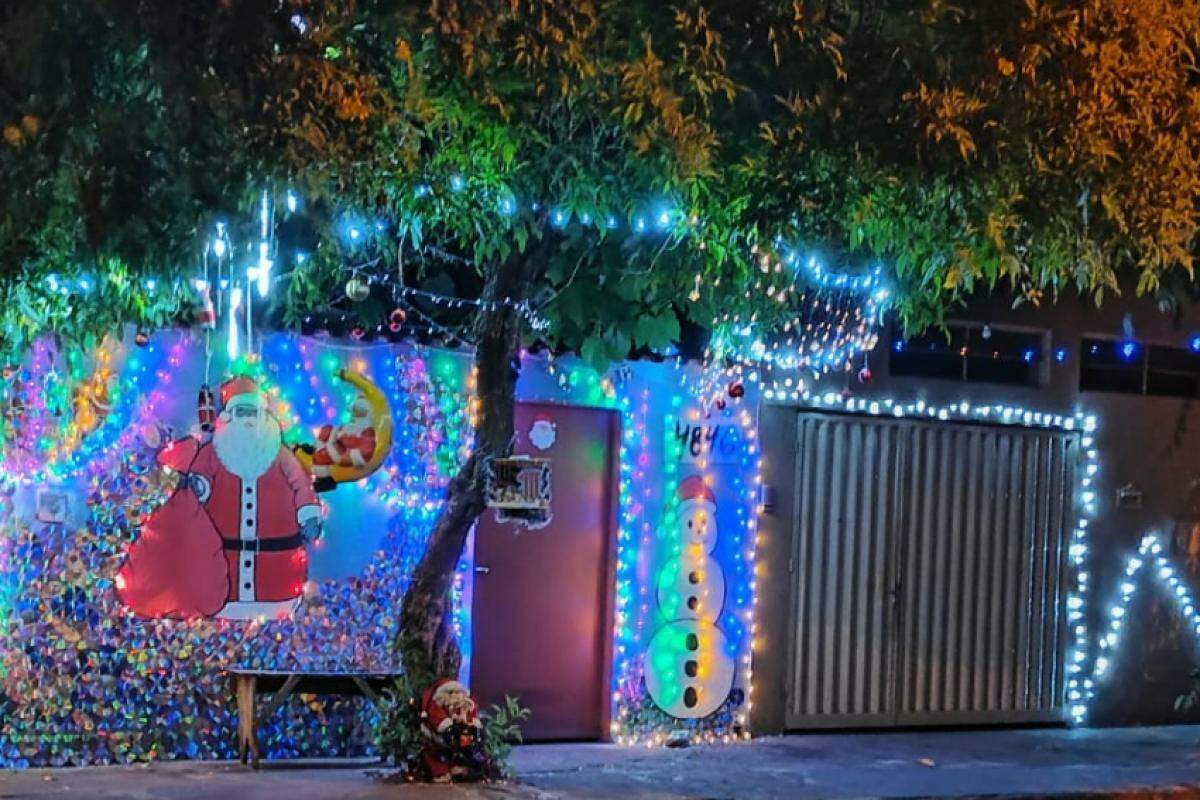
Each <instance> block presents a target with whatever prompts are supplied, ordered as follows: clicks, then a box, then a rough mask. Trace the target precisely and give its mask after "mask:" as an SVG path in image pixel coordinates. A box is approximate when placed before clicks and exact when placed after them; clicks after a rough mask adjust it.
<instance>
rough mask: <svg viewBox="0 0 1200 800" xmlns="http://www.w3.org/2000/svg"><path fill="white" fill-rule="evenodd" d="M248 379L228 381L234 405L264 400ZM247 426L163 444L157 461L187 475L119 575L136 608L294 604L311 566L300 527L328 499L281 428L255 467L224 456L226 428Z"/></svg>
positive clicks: (237, 433) (160, 612)
mask: <svg viewBox="0 0 1200 800" xmlns="http://www.w3.org/2000/svg"><path fill="white" fill-rule="evenodd" d="M237 381H242V382H243V383H237ZM246 383H247V380H246V379H235V380H234V381H231V382H230V383H229V384H227V385H226V386H223V387H222V392H221V393H222V396H223V398H224V399H226V407H227V409H228V408H229V404H230V403H231V402H233V403H237V404H240V405H242V406H251V407H253V406H255V405H258V406H259V407H261V398H260V397H259V396H258V395H257V390H256V389H255V388H254V387H253V384H252V383H249V385H245V384H246ZM233 384H236V385H233ZM252 413H253V412H252ZM222 416H223V417H225V416H226V415H224V414H223V415H222ZM228 422H229V421H228V420H227V419H223V421H222V423H221V424H222V426H224V425H226V424H228ZM276 433H277V429H276ZM249 435H250V434H249V433H246V432H244V431H242V430H238V429H237V427H236V424H235V425H234V426H233V427H232V428H220V429H218V431H217V434H216V436H217V437H218V438H217V439H214V440H212V441H209V442H203V443H202V442H201V441H200V440H198V439H196V438H187V439H182V440H179V441H176V442H172V443H171V444H170V445H168V446H167V447H166V448H165V449H164V450H163V451H162V452H161V453H159V455H158V461H159V463H160V464H162V465H163V466H164V467H169V468H171V469H173V470H175V471H177V472H179V473H181V479H180V484H179V488H178V489H177V490H176V492H175V494H174V495H172V496H171V498H170V499H168V500H167V502H166V504H165V505H164V506H163V508H162V509H160V510H159V511H158V512H156V513H155V515H154V517H152V518H151V519H150V520H148V521H147V524H146V526H144V528H143V532H142V535H141V536H140V537H139V538H138V540H137V541H136V542H134V544H133V545H132V546H131V547H130V551H129V556H128V558H127V560H126V564H125V566H124V567H122V570H121V572H120V574H119V576H118V591H119V592H120V594H121V599H122V600H123V601H124V602H125V603H126V605H128V606H129V607H131V608H132V609H133V610H134V611H135V612H137V613H138V614H140V615H142V616H182V617H189V616H204V615H210V614H212V613H214V612H215V611H216V610H217V609H219V610H220V615H221V616H223V617H228V618H234V619H249V618H255V617H276V616H279V615H281V614H286V613H288V612H290V611H291V609H292V608H293V607H294V604H295V600H296V599H297V598H298V597H299V596H300V594H301V591H302V589H303V587H304V581H305V579H306V578H307V574H308V555H307V553H306V551H305V549H304V545H305V539H304V537H302V536H301V529H302V528H305V527H309V528H311V527H312V526H313V524H314V521H318V520H319V518H320V506H319V505H318V504H317V497H316V494H315V493H314V492H313V487H312V477H311V476H310V475H309V474H308V473H307V472H306V471H305V470H304V468H303V467H302V466H301V465H300V462H299V461H297V460H296V457H295V456H294V455H293V454H292V452H291V451H290V450H288V449H287V448H285V447H283V446H282V444H281V443H280V442H279V441H278V436H275V437H274V438H273V439H272V438H271V437H268V440H269V441H270V442H271V446H272V447H274V448H276V452H275V455H274V457H273V458H271V453H270V451H265V452H264V454H263V456H262V457H261V459H258V462H259V463H260V464H261V466H260V467H259V468H257V469H256V470H255V472H254V475H253V476H250V475H247V474H246V473H244V472H243V473H242V475H239V474H238V473H237V472H235V471H233V470H232V469H230V468H229V467H228V466H227V465H226V463H225V462H223V461H222V457H221V454H220V446H219V442H218V439H219V438H220V437H227V438H226V440H229V439H230V438H233V439H236V438H237V437H244V436H249ZM164 523H168V524H164ZM148 534H149V535H148ZM214 551H216V552H220V553H221V554H222V557H223V560H224V562H225V574H224V575H221V576H220V579H219V580H215V579H214V578H213V576H212V574H211V572H212V570H211V567H209V566H208V564H210V563H211V556H212V555H213V552H214ZM188 553H192V554H203V555H204V556H205V561H204V565H205V568H204V569H198V566H199V565H197V564H194V563H192V564H189V563H187V561H186V560H185V559H187V555H186V554H188ZM193 572H194V573H195V574H193ZM216 593H219V595H217V594H216ZM214 605H215V606H216V607H215V608H214V607H213V606H214ZM222 606H223V607H222Z"/></svg>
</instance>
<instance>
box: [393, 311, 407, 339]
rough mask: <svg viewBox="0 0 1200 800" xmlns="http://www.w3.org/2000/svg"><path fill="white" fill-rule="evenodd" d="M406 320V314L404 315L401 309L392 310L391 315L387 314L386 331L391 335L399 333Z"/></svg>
mask: <svg viewBox="0 0 1200 800" xmlns="http://www.w3.org/2000/svg"><path fill="white" fill-rule="evenodd" d="M406 319H408V314H406V313H404V309H403V308H393V309H392V313H390V314H388V330H390V331H391V332H392V333H397V332H399V330H400V328H402V327H403V326H404V320H406Z"/></svg>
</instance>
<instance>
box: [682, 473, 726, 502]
mask: <svg viewBox="0 0 1200 800" xmlns="http://www.w3.org/2000/svg"><path fill="white" fill-rule="evenodd" d="M676 494H677V496H678V497H679V502H681V503H686V502H688V501H689V500H703V501H704V502H706V503H712V504H713V505H716V504H717V497H716V495H714V494H713V492H712V489H710V488H708V484H707V483H705V482H704V479H703V478H701V477H700V476H699V475H689V476H688V477H686V478H684V479H683V480H681V481H680V482H679V489H678V490H677V491H676Z"/></svg>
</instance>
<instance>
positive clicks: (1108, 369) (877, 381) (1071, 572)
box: [752, 298, 1200, 733]
mask: <svg viewBox="0 0 1200 800" xmlns="http://www.w3.org/2000/svg"><path fill="white" fill-rule="evenodd" d="M985 334H986V335H985ZM870 369H871V373H872V374H871V376H870V377H871V379H870V380H869V382H866V383H864V382H862V381H860V380H858V379H857V372H858V370H857V369H856V370H854V371H853V372H852V373H848V374H847V375H846V376H837V377H831V378H826V379H825V380H823V381H821V382H819V383H818V384H817V385H816V386H812V387H810V390H811V391H812V392H813V393H814V394H815V395H816V396H818V397H821V396H823V395H825V393H832V394H830V395H825V396H828V397H836V398H837V399H836V400H834V401H833V402H826V403H822V404H821V406H822V407H819V408H813V406H812V404H809V403H804V402H801V403H800V404H799V405H790V404H786V403H778V402H770V401H769V402H768V403H767V404H766V405H764V407H763V409H762V411H761V416H760V426H761V428H760V433H761V438H762V441H763V444H764V452H763V456H764V481H765V484H766V486H767V490H766V496H767V497H768V499H769V500H770V501H771V506H772V508H770V509H769V510H768V511H767V513H766V514H765V515H764V516H763V519H762V524H761V531H762V542H763V543H762V545H761V547H760V558H759V564H760V568H759V570H760V571H759V576H758V581H759V584H758V596H759V598H760V602H759V606H758V614H757V618H758V620H759V632H758V639H757V643H756V653H755V661H754V664H755V667H754V668H755V672H754V683H755V706H754V711H753V719H752V722H753V724H754V727H755V731H756V733H771V732H778V731H781V730H785V729H806V728H814V727H857V726H890V725H901V724H903V725H912V724H942V723H950V724H976V723H979V724H989V723H1020V722H1037V721H1047V722H1050V721H1060V720H1069V719H1070V717H1071V714H1070V707H1071V706H1076V707H1079V706H1088V710H1087V714H1086V718H1085V724H1089V725H1137V724H1154V723H1167V722H1179V721H1184V719H1185V717H1183V716H1182V715H1181V714H1180V713H1177V712H1176V711H1175V710H1174V700H1175V697H1176V696H1177V695H1179V694H1180V693H1181V692H1182V691H1184V690H1185V689H1186V687H1187V684H1188V672H1189V671H1190V669H1191V668H1192V666H1194V665H1195V664H1197V663H1200V650H1198V649H1197V643H1198V642H1200V630H1197V631H1193V630H1192V626H1193V625H1195V617H1192V622H1190V623H1188V622H1185V614H1186V613H1187V612H1186V610H1185V609H1184V608H1183V607H1182V606H1181V605H1180V604H1179V603H1176V602H1174V598H1172V597H1170V596H1169V595H1168V591H1167V588H1168V587H1166V586H1165V585H1164V583H1163V582H1161V581H1156V580H1154V577H1156V575H1154V574H1152V572H1151V570H1141V571H1140V572H1139V573H1138V575H1137V576H1136V577H1135V578H1134V579H1131V580H1129V581H1126V580H1125V578H1124V572H1123V570H1124V569H1125V567H1126V563H1127V559H1128V558H1129V557H1130V556H1131V555H1134V554H1135V553H1136V551H1137V549H1138V546H1139V542H1140V540H1141V538H1142V536H1143V535H1144V534H1145V533H1147V532H1148V531H1151V530H1155V531H1159V532H1160V533H1161V534H1162V536H1163V542H1164V543H1165V545H1166V546H1165V548H1164V550H1165V552H1164V553H1163V555H1164V556H1165V557H1166V558H1168V559H1169V561H1170V563H1171V564H1173V565H1174V566H1175V567H1176V568H1178V569H1179V570H1180V573H1181V576H1180V577H1181V578H1182V579H1183V580H1182V583H1181V584H1180V587H1179V588H1180V590H1181V592H1182V591H1186V590H1187V589H1188V588H1189V587H1190V590H1191V595H1192V596H1193V597H1194V596H1195V593H1196V589H1197V587H1198V586H1200V413H1198V405H1200V404H1198V403H1197V398H1200V312H1197V310H1196V309H1187V310H1186V311H1185V313H1183V314H1181V315H1179V316H1178V318H1171V317H1168V316H1166V315H1164V314H1162V313H1160V312H1159V311H1158V310H1157V309H1156V308H1155V307H1154V306H1153V304H1152V303H1150V302H1148V301H1137V302H1133V301H1126V300H1123V299H1122V298H1111V302H1108V303H1106V304H1105V306H1104V308H1103V309H1096V308H1094V307H1092V306H1091V305H1089V304H1085V303H1083V302H1080V301H1067V300H1064V301H1062V302H1060V303H1059V304H1057V305H1054V306H1050V305H1046V306H1043V307H1042V308H1033V307H1030V306H1022V307H1019V308H1016V309H1012V308H1010V307H1009V306H1008V303H1007V302H1006V301H1005V300H1001V299H999V298H997V299H995V300H994V301H990V302H985V303H981V304H977V305H974V306H972V307H971V308H970V309H969V310H968V311H967V312H965V313H963V314H962V315H959V316H956V317H953V318H952V322H951V323H950V325H949V336H948V338H947V336H946V335H945V334H943V333H942V332H931V333H930V334H928V335H926V336H922V337H918V338H915V339H913V340H905V339H903V338H902V337H901V336H900V334H899V332H898V331H896V330H895V329H891V330H889V331H885V332H884V334H883V337H882V341H881V343H880V345H879V347H877V348H876V351H875V352H874V353H873V354H872V355H871V357H870ZM847 391H849V392H850V393H851V396H852V398H853V399H851V403H850V404H851V405H852V406H854V407H855V409H857V410H860V411H861V410H864V406H869V404H870V403H872V402H875V403H883V402H885V401H886V400H888V399H890V400H892V401H894V402H895V403H901V404H903V403H911V402H916V401H923V402H924V403H927V404H930V405H937V406H955V407H956V409H963V408H966V409H967V410H968V413H967V415H966V416H967V418H968V421H966V422H963V421H958V420H956V417H957V416H960V415H959V414H958V413H957V411H955V412H954V413H952V414H951V415H949V417H948V418H947V419H944V420H943V419H938V418H937V417H936V416H934V417H930V416H929V415H928V414H913V413H907V414H905V416H904V417H903V418H899V417H895V416H893V415H890V414H887V413H883V414H877V415H875V416H872V415H870V414H855V413H851V414H846V413H845V405H846V403H845V393H846V392H847ZM964 401H965V402H966V403H968V404H969V406H967V407H963V406H961V405H960V404H961V403H963V402H964ZM994 404H999V405H1007V406H1012V407H1021V408H1024V409H1028V410H1029V411H1032V412H1048V413H1049V414H1052V415H1063V416H1065V417H1071V418H1072V419H1075V418H1074V417H1073V415H1076V414H1083V415H1089V414H1091V415H1095V417H1096V421H1097V430H1096V431H1095V434H1094V443H1093V442H1088V445H1089V446H1088V447H1084V445H1083V444H1081V442H1087V440H1088V434H1085V433H1084V432H1082V431H1081V430H1080V429H1079V428H1078V427H1077V428H1076V429H1075V430H1073V431H1066V430H1054V429H1052V428H1048V427H1047V426H1046V425H1043V424H1040V423H1039V424H1034V425H1030V426H1026V425H1023V424H1020V423H1019V420H1012V419H1010V420H1008V421H1009V422H1010V423H1011V422H1014V421H1015V422H1017V423H1018V424H1006V425H997V424H994V422H995V417H994V416H993V417H990V418H979V417H977V416H976V415H975V414H974V413H973V411H972V410H973V409H976V408H978V407H980V406H984V405H994ZM835 407H836V409H837V410H834V409H835ZM877 410H878V409H877ZM1079 419H1082V417H1079ZM1092 448H1094V449H1095V450H1096V451H1097V454H1098V459H1097V461H1096V463H1097V464H1098V466H1099V471H1098V472H1097V473H1096V474H1095V475H1094V476H1092V478H1091V485H1089V486H1086V487H1082V488H1081V482H1082V480H1083V478H1086V477H1088V476H1087V475H1086V474H1083V473H1081V472H1080V470H1081V469H1082V468H1083V466H1084V464H1085V463H1086V462H1085V461H1081V460H1080V458H1079V456H1080V455H1081V454H1083V455H1086V452H1084V451H1086V450H1088V449H1092ZM1087 491H1090V492H1094V498H1087V499H1091V500H1092V504H1093V505H1094V516H1093V517H1092V519H1091V520H1090V524H1089V527H1088V528H1087V546H1088V549H1087V551H1086V553H1084V552H1082V551H1077V552H1078V553H1079V557H1080V559H1081V560H1082V565H1081V566H1080V567H1076V565H1075V564H1073V563H1072V551H1071V549H1070V548H1071V545H1072V543H1073V539H1072V536H1073V531H1074V529H1075V523H1076V521H1077V518H1078V516H1079V514H1078V509H1079V506H1080V505H1081V504H1082V503H1083V500H1084V499H1085V498H1081V495H1082V494H1083V492H1087ZM1076 543H1077V542H1076ZM1080 569H1082V570H1083V571H1085V572H1086V573H1087V574H1086V577H1085V583H1086V585H1087V586H1088V587H1089V588H1088V591H1087V593H1086V594H1085V595H1084V598H1085V600H1084V603H1083V607H1082V609H1081V610H1082V612H1083V614H1082V620H1079V621H1076V620H1068V614H1069V609H1068V605H1069V603H1070V600H1069V598H1070V597H1071V596H1072V594H1074V592H1075V589H1076V580H1077V577H1078V571H1079V570H1080ZM1123 582H1128V583H1130V584H1131V585H1134V586H1136V593H1135V594H1134V595H1133V597H1132V599H1131V601H1130V602H1131V605H1129V607H1128V612H1129V613H1128V614H1127V615H1126V616H1125V617H1123V619H1122V620H1121V622H1122V623H1123V629H1122V630H1121V631H1120V637H1119V641H1118V640H1117V639H1116V638H1114V639H1113V641H1114V642H1116V645H1115V647H1112V648H1107V652H1106V651H1102V650H1101V648H1100V646H1099V644H1098V643H1099V640H1100V637H1101V636H1103V635H1105V634H1106V633H1107V632H1108V630H1109V627H1108V624H1109V622H1110V619H1111V617H1110V614H1111V610H1110V607H1111V606H1112V605H1113V604H1114V603H1115V602H1116V601H1118V600H1120V598H1121V596H1122V588H1121V584H1122V583H1123ZM1125 588H1126V589H1129V588H1130V587H1129V586H1126V587H1125ZM1116 613H1118V614H1120V613H1121V612H1120V611H1118V612H1116ZM1193 613H1194V612H1193ZM1080 621H1082V622H1084V623H1085V624H1086V626H1087V631H1086V634H1085V635H1086V642H1087V647H1086V648H1085V656H1084V658H1085V662H1084V667H1083V668H1082V672H1081V674H1080V678H1081V682H1082V681H1083V680H1086V679H1087V677H1088V676H1089V675H1090V674H1091V668H1092V667H1093V666H1094V664H1095V661H1096V659H1097V658H1106V659H1108V667H1107V672H1106V673H1105V674H1104V676H1103V678H1102V679H1099V680H1097V681H1096V682H1095V685H1094V687H1093V688H1092V691H1093V692H1094V697H1093V698H1091V699H1090V700H1089V699H1088V698H1087V697H1086V696H1085V695H1086V694H1087V692H1086V690H1085V689H1084V687H1082V686H1081V687H1080V694H1081V697H1080V698H1079V699H1078V700H1075V701H1072V700H1070V699H1065V698H1064V695H1065V694H1067V680H1068V678H1069V676H1070V674H1071V673H1070V669H1069V668H1070V663H1071V661H1072V659H1073V654H1074V652H1075V648H1074V626H1076V625H1077V624H1079V622H1080Z"/></svg>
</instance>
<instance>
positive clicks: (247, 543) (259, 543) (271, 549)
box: [221, 533, 304, 553]
mask: <svg viewBox="0 0 1200 800" xmlns="http://www.w3.org/2000/svg"><path fill="white" fill-rule="evenodd" d="M303 546H304V537H303V536H301V535H300V534H298V533H296V534H292V535H291V536H284V537H282V538H279V539H225V538H222V539H221V547H223V548H225V549H226V550H241V551H247V550H249V551H250V552H254V553H278V552H279V551H281V550H295V549H296V548H297V547H303Z"/></svg>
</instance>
